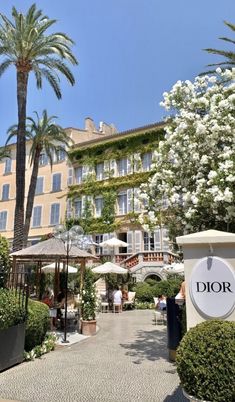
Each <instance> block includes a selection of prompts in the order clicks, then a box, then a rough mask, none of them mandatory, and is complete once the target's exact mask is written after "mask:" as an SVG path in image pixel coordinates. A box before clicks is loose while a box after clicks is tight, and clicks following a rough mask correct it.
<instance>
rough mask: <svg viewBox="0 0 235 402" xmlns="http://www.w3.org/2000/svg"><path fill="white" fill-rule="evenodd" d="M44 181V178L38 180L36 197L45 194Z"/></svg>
mask: <svg viewBox="0 0 235 402" xmlns="http://www.w3.org/2000/svg"><path fill="white" fill-rule="evenodd" d="M43 179H44V177H42V176H41V177H38V178H37V184H36V190H35V195H38V194H43Z"/></svg>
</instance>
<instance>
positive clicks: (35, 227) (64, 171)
mask: <svg viewBox="0 0 235 402" xmlns="http://www.w3.org/2000/svg"><path fill="white" fill-rule="evenodd" d="M65 130H66V132H67V134H68V135H69V137H70V138H71V140H72V141H73V143H74V144H77V145H79V144H82V143H83V142H87V141H90V140H93V139H97V138H100V137H103V136H107V135H113V134H114V133H116V131H117V130H116V128H115V127H114V126H113V125H108V124H106V123H100V127H99V128H96V127H95V125H94V122H93V120H92V119H91V118H89V117H88V118H86V119H85V127H84V129H75V128H66V129H65ZM30 148H31V143H30V141H28V142H27V144H26V176H25V179H26V181H25V185H26V190H25V205H26V198H27V193H28V188H29V184H30V178H31V173H32V168H31V166H30V163H29V154H30ZM9 149H10V156H9V157H8V158H4V159H2V160H1V161H0V234H1V235H2V236H4V237H6V238H7V239H8V240H9V241H10V242H11V241H12V239H13V225H14V211H15V197H16V186H15V176H16V144H12V145H10V146H9ZM71 170H72V167H71V164H70V163H69V161H68V158H67V156H66V154H65V152H63V151H61V152H60V153H59V155H58V157H56V155H55V156H54V161H53V167H52V169H51V167H50V164H49V161H48V159H47V157H46V155H45V154H44V153H42V154H41V157H40V167H39V173H38V180H37V188H36V195H35V199H34V207H33V213H32V219H31V226H30V232H29V244H35V243H36V242H38V241H39V240H40V239H41V237H42V236H44V235H47V234H48V233H50V232H52V230H53V227H54V226H55V225H57V224H59V223H62V222H64V220H65V214H66V205H67V204H66V197H67V191H68V186H69V185H70V184H72V182H71V175H72V174H71Z"/></svg>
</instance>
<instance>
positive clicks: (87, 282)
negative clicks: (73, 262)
mask: <svg viewBox="0 0 235 402" xmlns="http://www.w3.org/2000/svg"><path fill="white" fill-rule="evenodd" d="M95 310H96V291H95V284H94V274H93V273H92V271H91V269H90V268H87V269H86V270H85V274H84V287H83V293H82V319H83V320H85V321H90V320H95Z"/></svg>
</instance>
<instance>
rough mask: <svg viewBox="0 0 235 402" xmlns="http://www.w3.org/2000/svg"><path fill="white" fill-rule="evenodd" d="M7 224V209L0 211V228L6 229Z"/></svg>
mask: <svg viewBox="0 0 235 402" xmlns="http://www.w3.org/2000/svg"><path fill="white" fill-rule="evenodd" d="M6 226H7V211H2V212H0V230H6Z"/></svg>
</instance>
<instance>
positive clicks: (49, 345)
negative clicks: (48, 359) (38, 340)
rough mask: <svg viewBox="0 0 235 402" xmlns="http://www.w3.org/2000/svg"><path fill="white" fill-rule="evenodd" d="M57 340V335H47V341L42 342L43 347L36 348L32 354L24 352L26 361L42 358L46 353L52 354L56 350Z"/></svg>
mask: <svg viewBox="0 0 235 402" xmlns="http://www.w3.org/2000/svg"><path fill="white" fill-rule="evenodd" d="M56 340H57V336H56V335H55V334H48V335H46V339H45V340H44V341H43V342H42V344H41V345H38V346H35V347H34V348H33V349H32V350H31V351H30V352H26V351H25V352H24V359H25V360H26V361H28V360H34V359H35V358H36V357H40V356H42V355H44V354H45V353H48V352H50V351H51V350H54V349H55V343H56Z"/></svg>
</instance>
